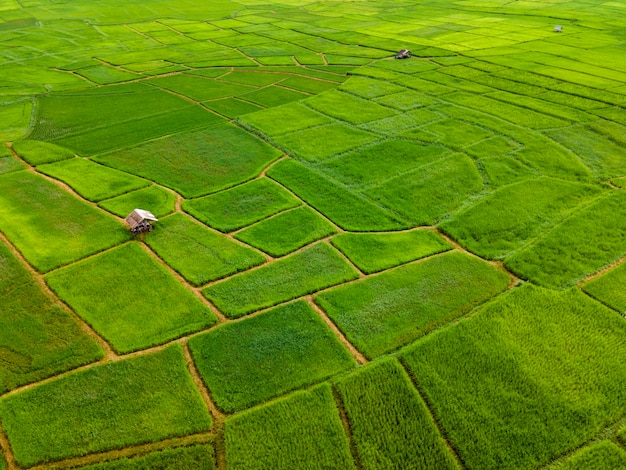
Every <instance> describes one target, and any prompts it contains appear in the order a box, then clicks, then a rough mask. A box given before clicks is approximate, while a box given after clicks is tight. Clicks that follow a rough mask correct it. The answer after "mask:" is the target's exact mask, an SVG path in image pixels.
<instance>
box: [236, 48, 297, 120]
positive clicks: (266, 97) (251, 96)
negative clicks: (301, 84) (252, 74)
mask: <svg viewBox="0 0 626 470" xmlns="http://www.w3.org/2000/svg"><path fill="white" fill-rule="evenodd" d="M289 60H290V59H289ZM308 96H309V95H305V94H304V93H300V92H298V91H294V90H288V89H287V88H281V87H277V86H274V85H271V86H268V87H266V88H261V89H260V90H256V91H253V92H250V93H246V94H245V95H241V99H244V100H246V101H250V102H252V103H256V104H260V105H261V106H265V107H267V108H270V107H272V106H280V105H281V104H287V103H291V102H292V101H299V100H301V99H304V98H306V97H308Z"/></svg>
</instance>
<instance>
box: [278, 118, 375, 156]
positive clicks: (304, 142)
mask: <svg viewBox="0 0 626 470" xmlns="http://www.w3.org/2000/svg"><path fill="white" fill-rule="evenodd" d="M377 139H378V137H377V136H375V135H374V134H371V133H369V132H366V131H362V130H360V129H356V128H354V127H351V126H347V125H344V124H329V125H325V126H318V127H313V128H310V129H304V130H301V131H297V132H292V133H290V134H284V135H281V136H277V137H274V138H273V141H274V142H276V143H277V144H278V145H280V146H281V147H282V148H284V149H285V150H286V151H287V152H288V153H290V154H292V155H294V156H296V157H300V158H303V159H305V160H309V161H317V160H324V159H326V158H328V157H331V156H333V155H336V154H338V153H342V152H346V151H348V150H351V149H353V148H355V147H360V146H361V145H366V144H370V143H372V142H374V141H375V140H377Z"/></svg>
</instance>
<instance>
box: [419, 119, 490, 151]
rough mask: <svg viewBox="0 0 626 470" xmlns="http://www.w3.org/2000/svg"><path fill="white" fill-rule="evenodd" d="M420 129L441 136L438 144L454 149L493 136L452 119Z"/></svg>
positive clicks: (483, 130)
mask: <svg viewBox="0 0 626 470" xmlns="http://www.w3.org/2000/svg"><path fill="white" fill-rule="evenodd" d="M422 129H423V130H425V131H426V132H432V133H433V134H436V135H440V136H443V137H442V138H441V139H440V143H442V144H444V145H446V146H448V147H452V148H456V149H460V148H463V147H465V146H466V145H472V144H474V143H476V142H480V141H482V140H485V139H487V138H489V137H491V136H492V135H493V134H492V133H491V132H490V131H488V130H486V129H483V128H482V127H478V126H475V125H473V124H469V123H467V122H463V121H457V120H454V119H444V120H441V121H438V122H435V123H433V124H427V125H426V126H424V127H423V128H422Z"/></svg>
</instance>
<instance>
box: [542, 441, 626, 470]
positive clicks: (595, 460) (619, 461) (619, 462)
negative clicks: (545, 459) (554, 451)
mask: <svg viewBox="0 0 626 470" xmlns="http://www.w3.org/2000/svg"><path fill="white" fill-rule="evenodd" d="M551 468H554V469H555V470H557V469H558V470H610V469H616V468H626V452H624V449H622V448H621V447H619V446H617V445H615V444H614V443H613V442H611V441H600V442H597V443H595V444H591V445H590V446H588V447H584V448H583V449H581V450H580V451H578V452H576V453H575V454H573V455H572V456H571V457H569V458H568V459H567V460H565V461H564V462H563V463H562V464H560V465H556V466H555V467H551Z"/></svg>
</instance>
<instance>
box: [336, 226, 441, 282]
mask: <svg viewBox="0 0 626 470" xmlns="http://www.w3.org/2000/svg"><path fill="white" fill-rule="evenodd" d="M331 243H332V244H333V245H334V246H335V247H336V248H338V249H339V250H340V251H341V252H342V253H343V254H344V255H346V256H347V257H348V258H349V259H350V261H352V262H353V263H354V264H355V265H357V266H358V268H359V269H360V270H361V271H363V272H364V273H366V274H371V273H375V272H378V271H382V270H384V269H388V268H393V267H394V266H398V265H400V264H404V263H408V262H409V261H414V260H416V259H420V258H424V257H426V256H430V255H434V254H436V253H441V252H442V251H447V250H450V249H451V248H452V245H450V244H449V243H448V242H446V241H445V240H444V239H442V238H441V237H440V236H438V235H437V234H435V233H434V232H432V231H430V230H415V231H411V232H397V233H342V234H339V235H337V236H336V237H333V239H332V240H331Z"/></svg>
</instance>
